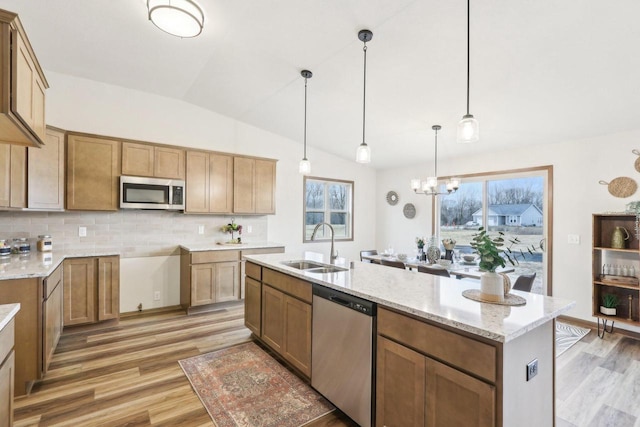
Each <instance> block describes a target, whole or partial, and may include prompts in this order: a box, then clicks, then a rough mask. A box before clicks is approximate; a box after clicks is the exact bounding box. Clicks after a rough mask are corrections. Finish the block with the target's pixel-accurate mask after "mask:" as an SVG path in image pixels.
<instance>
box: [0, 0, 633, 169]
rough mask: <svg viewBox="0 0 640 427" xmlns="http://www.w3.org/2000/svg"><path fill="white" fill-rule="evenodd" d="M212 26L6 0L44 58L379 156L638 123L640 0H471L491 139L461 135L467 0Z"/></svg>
mask: <svg viewBox="0 0 640 427" xmlns="http://www.w3.org/2000/svg"><path fill="white" fill-rule="evenodd" d="M198 2H199V4H200V5H201V6H202V8H203V9H204V10H205V28H204V31H203V32H202V34H201V35H200V36H199V37H197V38H194V39H179V38H176V37H173V36H170V35H168V34H165V33H163V32H162V31H160V30H158V29H157V28H156V27H155V26H154V25H153V24H151V23H150V22H149V21H148V20H147V16H146V13H147V12H146V1H145V0H91V1H87V0H28V1H25V0H0V8H4V9H8V10H11V11H13V12H17V13H18V14H19V15H20V17H21V19H22V21H23V23H24V25H25V27H26V29H27V33H28V35H29V38H30V40H31V42H32V44H33V46H34V49H35V51H36V54H37V55H38V58H39V59H40V62H41V64H42V66H43V68H44V69H45V70H50V71H54V72H57V73H63V74H69V75H73V76H78V77H82V78H87V79H91V80H95V81H99V82H105V83H109V84H114V85H120V86H124V87H127V88H132V89H137V90H141V91H146V92H150V93H154V94H158V95H163V96H167V97H171V98H176V99H180V100H183V101H186V102H189V103H192V104H195V105H198V106H201V107H203V108H206V109H209V110H212V111H215V112H217V113H220V114H223V115H226V116H229V117H232V118H235V119H237V120H240V121H243V122H246V123H249V124H252V125H255V126H257V127H260V128H263V129H266V130H268V131H271V132H274V133H276V134H280V135H283V136H285V137H288V138H291V139H293V140H296V141H300V142H301V141H302V134H303V105H304V104H303V102H304V79H303V78H302V77H301V76H300V70H302V69H305V68H306V69H309V70H311V71H312V72H313V74H314V75H313V78H311V79H310V80H309V107H308V144H309V145H310V146H311V147H317V148H319V149H322V150H325V151H328V152H331V153H334V154H336V155H338V156H342V157H345V158H347V159H355V150H356V147H357V146H358V145H359V144H360V142H361V141H362V86H363V84H362V83H363V82H362V77H363V76H362V74H363V55H362V46H363V45H362V42H360V41H359V40H358V38H357V33H358V31H359V30H360V29H363V28H367V29H370V30H371V31H373V40H372V41H371V42H369V43H368V51H367V61H368V64H367V65H368V70H367V143H368V144H369V145H370V146H371V149H372V154H373V161H372V165H373V166H374V167H376V168H389V167H396V166H400V165H405V164H416V163H419V162H423V161H427V160H428V159H431V158H432V156H433V132H432V131H431V125H432V124H440V125H442V127H443V128H442V131H441V133H440V135H439V136H440V139H439V141H440V146H439V148H440V152H441V155H442V156H457V155H463V154H468V155H473V154H474V153H477V152H480V151H502V150H508V149H509V148H510V147H513V146H522V145H538V144H546V143H554V142H560V141H566V140H573V139H581V138H586V137H590V136H597V135H603V134H610V133H615V132H619V131H627V130H632V129H638V128H640V126H638V119H637V118H638V111H640V96H639V95H638V94H640V83H639V81H640V79H639V78H638V70H639V69H640V55H639V54H638V46H639V45H640V26H639V25H638V23H637V19H638V16H640V2H638V1H637V0H617V1H615V2H597V1H593V0H574V1H551V0H538V1H533V0H515V1H514V0H472V2H471V105H470V111H471V113H472V114H474V115H475V117H476V118H477V119H478V120H479V121H480V138H481V139H480V142H479V143H477V144H474V145H461V144H456V143H455V127H456V124H457V122H458V121H459V120H460V118H461V117H462V115H463V114H464V113H465V109H466V98H465V96H466V94H465V91H466V1H465V0H447V1H442V0H440V1H438V0H246V1H239V0H198Z"/></svg>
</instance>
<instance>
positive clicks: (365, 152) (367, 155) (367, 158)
mask: <svg viewBox="0 0 640 427" xmlns="http://www.w3.org/2000/svg"><path fill="white" fill-rule="evenodd" d="M372 38H373V33H372V32H371V31H369V30H360V32H359V33H358V39H360V41H362V42H363V43H364V46H363V48H362V51H363V52H364V90H363V92H362V144H360V146H359V147H358V150H357V151H356V162H358V163H371V149H370V148H369V146H368V145H367V143H366V142H365V139H364V131H365V119H366V111H367V110H366V106H367V102H366V101H367V42H368V41H370V40H371V39H372Z"/></svg>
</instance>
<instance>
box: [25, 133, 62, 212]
mask: <svg viewBox="0 0 640 427" xmlns="http://www.w3.org/2000/svg"><path fill="white" fill-rule="evenodd" d="M64 153H65V148H64V133H63V132H60V131H57V130H55V129H51V128H48V129H47V137H46V144H45V145H43V146H42V147H40V148H34V147H29V148H28V149H27V157H28V163H29V168H28V171H27V174H28V180H27V184H28V191H27V195H28V200H27V207H28V208H29V209H46V210H60V211H61V210H64V158H65V156H64Z"/></svg>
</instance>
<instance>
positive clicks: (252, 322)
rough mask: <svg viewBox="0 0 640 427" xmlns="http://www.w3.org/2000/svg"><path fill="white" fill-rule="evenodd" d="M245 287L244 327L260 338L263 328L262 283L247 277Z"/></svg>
mask: <svg viewBox="0 0 640 427" xmlns="http://www.w3.org/2000/svg"><path fill="white" fill-rule="evenodd" d="M244 283H245V285H244V313H245V315H244V325H245V326H246V327H247V328H249V330H250V331H251V332H253V333H254V334H255V335H257V336H258V337H260V336H261V332H260V330H261V328H262V318H261V317H262V308H261V306H262V283H260V282H259V281H258V280H255V279H252V278H251V277H248V276H247V277H245V282H244Z"/></svg>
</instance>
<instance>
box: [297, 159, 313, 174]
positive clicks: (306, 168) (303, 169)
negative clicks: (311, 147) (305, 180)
mask: <svg viewBox="0 0 640 427" xmlns="http://www.w3.org/2000/svg"><path fill="white" fill-rule="evenodd" d="M298 171H299V172H300V173H301V174H302V175H309V174H310V173H311V162H310V161H309V160H307V159H302V160H300V165H299V166H298Z"/></svg>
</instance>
